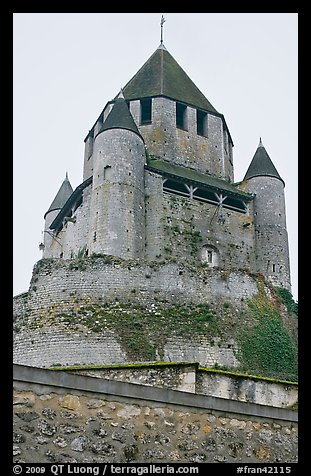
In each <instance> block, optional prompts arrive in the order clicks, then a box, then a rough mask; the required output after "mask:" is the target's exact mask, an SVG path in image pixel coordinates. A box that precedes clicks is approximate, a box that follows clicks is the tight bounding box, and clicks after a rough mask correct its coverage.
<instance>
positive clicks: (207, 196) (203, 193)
mask: <svg viewBox="0 0 311 476" xmlns="http://www.w3.org/2000/svg"><path fill="white" fill-rule="evenodd" d="M193 198H194V199H197V200H201V201H202V202H208V203H216V204H217V203H218V199H217V197H216V195H215V194H214V193H213V192H209V191H208V190H205V189H203V188H198V189H197V190H196V191H195V192H193Z"/></svg>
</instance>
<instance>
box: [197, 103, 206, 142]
mask: <svg viewBox="0 0 311 476" xmlns="http://www.w3.org/2000/svg"><path fill="white" fill-rule="evenodd" d="M197 134H198V135H199V136H204V137H207V113H206V112H204V111H200V110H199V109H197Z"/></svg>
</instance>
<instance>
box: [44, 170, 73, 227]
mask: <svg viewBox="0 0 311 476" xmlns="http://www.w3.org/2000/svg"><path fill="white" fill-rule="evenodd" d="M72 192H73V188H72V186H71V184H70V182H69V180H68V175H67V173H66V177H65V180H64V181H63V183H62V184H61V186H60V189H59V190H58V192H57V194H56V196H55V198H54V200H53V202H52V203H51V205H50V208H49V209H48V211H47V212H46V213H45V214H44V218H45V217H46V215H47V214H48V213H49V212H52V211H53V210H60V209H61V208H62V207H63V206H64V205H65V203H66V202H67V200H68V198H69V197H70V195H71V194H72Z"/></svg>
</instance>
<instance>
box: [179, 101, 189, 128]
mask: <svg viewBox="0 0 311 476" xmlns="http://www.w3.org/2000/svg"><path fill="white" fill-rule="evenodd" d="M176 126H177V127H178V128H179V129H184V130H185V131H186V130H188V124H187V106H185V105H184V104H181V103H180V102H177V103H176Z"/></svg>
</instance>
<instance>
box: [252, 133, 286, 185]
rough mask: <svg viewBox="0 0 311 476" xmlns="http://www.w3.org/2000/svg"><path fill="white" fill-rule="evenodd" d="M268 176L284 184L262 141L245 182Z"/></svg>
mask: <svg viewBox="0 0 311 476" xmlns="http://www.w3.org/2000/svg"><path fill="white" fill-rule="evenodd" d="M267 176H268V177H275V178H278V179H279V180H282V182H283V183H284V181H283V179H282V178H281V177H280V175H279V173H278V171H277V170H276V168H275V167H274V165H273V163H272V160H271V159H270V157H269V155H268V153H267V151H266V149H265V148H264V146H263V145H262V142H261V139H260V141H259V145H258V147H257V150H256V152H255V155H254V157H253V159H252V161H251V163H250V166H249V167H248V169H247V172H246V174H245V177H244V180H248V179H250V178H253V177H267Z"/></svg>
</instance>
